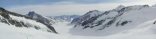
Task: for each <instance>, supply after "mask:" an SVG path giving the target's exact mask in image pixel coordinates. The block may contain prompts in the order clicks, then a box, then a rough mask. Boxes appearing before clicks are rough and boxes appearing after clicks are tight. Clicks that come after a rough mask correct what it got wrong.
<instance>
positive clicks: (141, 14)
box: [71, 5, 156, 36]
mask: <svg viewBox="0 0 156 39" xmlns="http://www.w3.org/2000/svg"><path fill="white" fill-rule="evenodd" d="M155 10H156V8H155V7H149V6H148V5H135V6H127V7H124V8H122V9H120V10H116V9H113V10H109V11H106V12H104V13H103V14H101V15H99V16H98V17H96V16H95V17H94V18H91V19H89V20H87V21H84V22H83V23H82V24H79V25H77V24H76V25H75V26H76V27H75V28H72V29H71V33H72V34H73V35H87V36H107V35H111V34H115V33H118V32H121V31H124V30H129V29H132V28H134V27H136V26H137V25H139V24H141V23H143V22H146V21H149V20H152V19H154V18H156V13H155Z"/></svg>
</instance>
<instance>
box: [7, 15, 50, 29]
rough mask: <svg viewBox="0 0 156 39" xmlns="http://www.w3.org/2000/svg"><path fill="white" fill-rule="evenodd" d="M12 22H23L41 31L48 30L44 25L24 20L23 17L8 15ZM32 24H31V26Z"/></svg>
mask: <svg viewBox="0 0 156 39" xmlns="http://www.w3.org/2000/svg"><path fill="white" fill-rule="evenodd" d="M9 16H10V17H11V18H12V19H13V20H16V21H18V22H21V21H23V22H24V23H25V24H30V26H31V27H34V26H37V27H39V28H41V30H42V31H47V30H49V29H48V28H47V27H46V26H45V25H44V24H42V23H39V22H36V21H35V20H30V19H26V18H24V17H17V16H14V15H9ZM32 23H33V24H32Z"/></svg>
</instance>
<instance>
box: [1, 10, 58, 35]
mask: <svg viewBox="0 0 156 39" xmlns="http://www.w3.org/2000/svg"><path fill="white" fill-rule="evenodd" d="M0 22H1V23H6V24H8V25H15V26H16V27H26V28H35V29H37V30H42V31H47V32H54V33H57V32H56V31H55V29H54V28H53V27H52V26H51V25H49V24H45V22H43V21H38V20H35V19H33V18H32V17H27V16H25V15H21V14H17V13H14V12H10V11H7V10H5V9H3V8H0Z"/></svg>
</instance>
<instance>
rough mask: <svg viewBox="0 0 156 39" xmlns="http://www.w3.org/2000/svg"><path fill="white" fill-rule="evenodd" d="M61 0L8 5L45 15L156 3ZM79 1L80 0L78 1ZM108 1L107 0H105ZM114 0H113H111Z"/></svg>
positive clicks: (14, 8)
mask: <svg viewBox="0 0 156 39" xmlns="http://www.w3.org/2000/svg"><path fill="white" fill-rule="evenodd" d="M59 1H61V2H57V3H48V4H39V5H23V6H13V7H7V9H8V10H10V11H13V12H17V13H20V14H27V13H28V12H29V11H36V12H37V13H39V14H41V15H45V16H57V15H73V14H78V15H83V14H85V13H86V12H88V11H90V10H100V11H105V10H110V9H113V8H115V7H117V6H118V5H125V6H130V5H144V4H150V5H153V4H154V3H156V1H155V0H122V1H121V0H118V2H117V1H116V2H112V3H101V2H100V3H95V2H96V1H95V0H90V1H89V0H84V1H83V0H77V1H75V2H71V1H74V0H66V1H65V0H59ZM78 1H79V2H78ZM81 1H83V2H85V1H86V2H87V1H88V3H89V2H92V1H95V2H93V3H90V4H87V3H81ZM105 1H106V0H105ZM109 1H112V0H109Z"/></svg>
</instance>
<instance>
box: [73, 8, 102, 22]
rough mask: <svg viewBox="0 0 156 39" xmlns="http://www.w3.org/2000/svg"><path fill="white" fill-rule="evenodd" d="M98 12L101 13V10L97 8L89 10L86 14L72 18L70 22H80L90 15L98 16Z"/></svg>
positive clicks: (90, 16)
mask: <svg viewBox="0 0 156 39" xmlns="http://www.w3.org/2000/svg"><path fill="white" fill-rule="evenodd" d="M100 14H102V12H100V11H98V10H93V11H89V12H87V13H86V14H84V15H82V16H80V17H78V18H75V19H73V20H72V22H71V24H81V23H82V22H84V21H86V20H88V19H90V18H92V17H95V16H98V15H100Z"/></svg>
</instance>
